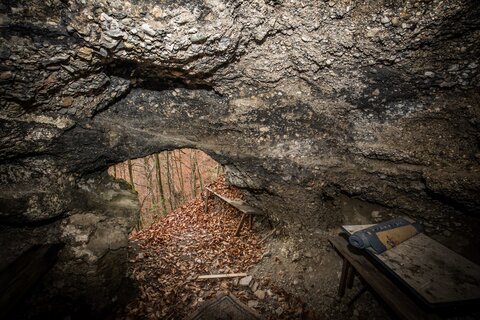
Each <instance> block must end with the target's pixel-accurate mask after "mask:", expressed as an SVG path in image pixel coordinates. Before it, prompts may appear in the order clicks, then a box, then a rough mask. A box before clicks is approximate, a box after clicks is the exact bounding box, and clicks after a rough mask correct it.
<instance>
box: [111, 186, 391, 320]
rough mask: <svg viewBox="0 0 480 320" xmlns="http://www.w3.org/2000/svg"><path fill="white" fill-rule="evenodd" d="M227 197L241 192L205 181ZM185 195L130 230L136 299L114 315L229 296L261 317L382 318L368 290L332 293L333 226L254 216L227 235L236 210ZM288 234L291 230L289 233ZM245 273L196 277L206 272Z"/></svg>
mask: <svg viewBox="0 0 480 320" xmlns="http://www.w3.org/2000/svg"><path fill="white" fill-rule="evenodd" d="M211 187H212V188H213V189H214V190H216V191H217V192H219V193H221V194H222V195H224V196H227V197H229V198H241V194H240V193H239V192H238V191H236V190H233V189H231V188H229V187H227V186H226V185H225V184H224V182H223V180H219V181H217V182H215V183H214V184H212V186H211ZM209 207H210V209H209V212H208V213H205V212H204V201H203V200H202V199H196V200H193V201H191V202H189V203H187V204H185V205H184V206H182V207H181V208H179V209H177V210H175V211H173V212H171V213H170V214H169V215H168V216H167V217H166V218H163V219H161V220H160V221H159V222H157V223H156V224H154V225H152V226H151V227H150V228H148V229H145V230H142V231H141V232H138V233H136V234H133V235H132V236H131V259H130V262H131V266H132V267H131V278H132V280H133V282H134V286H135V287H136V289H137V290H138V292H137V293H138V294H137V295H136V298H135V299H134V300H133V301H131V302H130V303H129V304H128V305H127V307H126V308H125V309H124V310H122V312H121V313H120V314H119V317H120V318H127V319H184V318H188V316H189V315H191V314H192V313H193V312H194V311H195V310H197V309H198V308H199V306H201V305H202V304H203V303H206V301H209V300H211V299H214V298H215V297H219V296H221V295H224V294H233V295H234V296H235V297H237V298H238V299H239V300H240V301H241V302H243V303H244V304H246V305H248V306H249V307H251V308H253V309H254V310H256V311H257V312H258V313H260V314H261V315H262V316H263V317H265V318H266V319H388V318H389V316H388V314H387V313H386V311H385V310H384V309H383V308H382V307H381V306H380V305H379V304H378V302H377V300H376V299H375V298H374V297H373V296H372V295H371V294H370V293H369V292H367V293H366V294H364V295H362V296H361V297H360V299H358V300H357V301H356V302H355V304H353V305H352V306H348V305H347V302H348V301H349V300H350V299H351V297H352V296H353V295H354V294H355V293H356V292H357V291H358V289H359V287H360V286H361V284H360V283H359V282H358V280H356V282H355V285H354V288H353V289H351V290H349V291H347V294H346V296H345V297H343V298H342V299H339V298H338V296H337V287H338V282H339V277H340V271H341V260H340V259H339V257H338V256H337V254H336V253H335V252H334V250H333V249H331V247H330V245H329V244H328V241H327V238H328V237H329V236H331V235H333V234H335V233H338V230H328V231H324V230H308V229H304V228H302V226H300V225H293V226H278V225H277V226H275V227H274V229H273V230H271V229H270V227H269V226H268V224H267V223H265V222H256V223H254V225H253V228H252V229H250V228H249V227H248V226H244V227H243V229H242V232H241V235H240V236H239V237H236V236H234V232H235V230H236V227H237V224H238V222H239V220H240V214H239V212H237V211H236V210H235V209H233V208H232V207H230V206H229V205H227V204H225V203H223V202H222V201H221V200H218V199H217V200H215V199H213V198H212V199H210V200H209ZM292 235H294V236H292ZM240 272H244V273H247V274H248V276H247V277H239V278H232V279H220V280H217V279H212V280H198V279H197V277H198V276H200V275H206V274H221V273H240Z"/></svg>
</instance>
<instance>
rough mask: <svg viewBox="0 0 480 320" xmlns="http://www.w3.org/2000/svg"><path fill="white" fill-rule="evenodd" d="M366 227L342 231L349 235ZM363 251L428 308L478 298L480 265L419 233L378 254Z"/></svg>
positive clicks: (346, 227) (479, 292) (347, 228)
mask: <svg viewBox="0 0 480 320" xmlns="http://www.w3.org/2000/svg"><path fill="white" fill-rule="evenodd" d="M368 226H370V225H363V226H361V225H360V226H344V229H345V230H346V231H347V232H348V233H352V232H355V231H358V230H362V229H364V228H367V227H368ZM367 251H368V252H369V254H371V255H372V256H373V257H374V258H375V259H378V260H379V261H380V262H381V263H382V264H383V265H384V266H385V267H386V268H387V269H389V270H391V272H392V273H393V275H394V276H395V277H397V278H398V279H399V280H401V281H402V282H403V283H405V284H406V285H407V286H408V287H409V288H410V290H412V292H413V293H415V294H417V295H418V296H419V297H420V298H421V299H422V300H424V301H425V302H426V303H428V304H430V305H432V306H435V305H442V304H446V303H458V302H464V301H469V300H478V299H480V266H478V265H476V264H475V263H473V262H471V261H469V260H468V259H466V258H464V257H463V256H461V255H459V254H457V253H456V252H454V251H452V250H450V249H449V248H447V247H445V246H444V245H442V244H440V243H439V242H438V241H435V240H433V239H432V238H430V237H428V236H426V235H425V234H423V233H420V234H418V235H416V236H414V237H412V238H410V239H408V240H406V241H405V242H402V243H401V244H399V245H398V246H396V247H394V248H392V249H390V250H387V251H385V252H383V253H381V254H375V253H374V252H373V251H372V250H371V249H367Z"/></svg>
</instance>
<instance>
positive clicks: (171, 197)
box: [166, 151, 175, 210]
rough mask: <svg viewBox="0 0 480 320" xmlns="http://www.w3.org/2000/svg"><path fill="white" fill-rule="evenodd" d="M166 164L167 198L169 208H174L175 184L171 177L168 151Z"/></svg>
mask: <svg viewBox="0 0 480 320" xmlns="http://www.w3.org/2000/svg"><path fill="white" fill-rule="evenodd" d="M166 158H167V161H166V164H167V183H168V191H169V200H170V208H171V209H172V210H173V209H175V186H174V184H173V178H172V170H171V167H170V157H169V151H167V152H166Z"/></svg>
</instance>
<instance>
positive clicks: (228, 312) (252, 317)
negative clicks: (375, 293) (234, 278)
mask: <svg viewBox="0 0 480 320" xmlns="http://www.w3.org/2000/svg"><path fill="white" fill-rule="evenodd" d="M188 319H189V320H209V319H218V320H232V319H234V320H237V319H238V320H240V319H241V320H262V319H263V317H262V316H261V315H260V314H259V313H257V312H256V311H255V310H253V309H252V308H250V307H249V306H247V305H245V304H243V303H242V302H241V301H240V300H238V299H237V298H236V297H235V296H233V295H232V294H229V295H226V296H223V297H220V298H218V299H212V300H210V301H206V302H205V303H204V304H203V305H202V306H201V307H200V308H199V309H198V310H197V312H195V313H194V314H193V315H192V316H191V317H190V318H188Z"/></svg>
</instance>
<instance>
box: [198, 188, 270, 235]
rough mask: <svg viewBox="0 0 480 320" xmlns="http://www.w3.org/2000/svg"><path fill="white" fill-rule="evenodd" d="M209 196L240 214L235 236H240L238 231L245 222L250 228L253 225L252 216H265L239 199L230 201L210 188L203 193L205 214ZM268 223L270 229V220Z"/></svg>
mask: <svg viewBox="0 0 480 320" xmlns="http://www.w3.org/2000/svg"><path fill="white" fill-rule="evenodd" d="M210 195H214V196H216V197H217V198H219V199H221V200H223V201H225V202H226V203H228V204H229V205H231V206H232V207H234V208H236V209H237V210H238V211H240V212H242V218H241V220H240V222H239V223H238V226H237V230H236V231H235V236H239V235H240V231H241V229H242V227H243V225H244V224H245V222H246V220H247V219H248V221H249V223H250V228H251V227H252V225H253V217H254V216H265V215H264V214H263V212H261V211H259V210H258V209H257V208H254V207H252V206H249V205H248V204H247V203H245V202H244V201H243V200H239V199H230V198H227V197H224V196H222V195H221V194H219V193H217V192H215V191H213V190H212V189H210V188H206V193H205V212H208V198H209V197H210ZM268 223H269V224H270V227H272V225H271V222H270V220H268Z"/></svg>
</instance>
